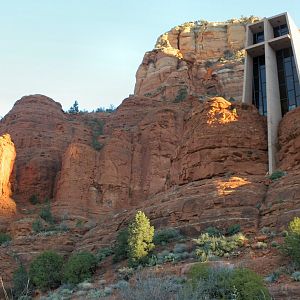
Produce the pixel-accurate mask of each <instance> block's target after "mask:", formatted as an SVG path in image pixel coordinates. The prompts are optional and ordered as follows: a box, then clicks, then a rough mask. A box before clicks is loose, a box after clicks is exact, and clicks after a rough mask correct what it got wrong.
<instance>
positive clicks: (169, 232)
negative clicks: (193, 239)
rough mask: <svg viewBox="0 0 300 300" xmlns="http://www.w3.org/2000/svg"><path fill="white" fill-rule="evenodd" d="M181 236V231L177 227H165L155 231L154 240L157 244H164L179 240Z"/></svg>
mask: <svg viewBox="0 0 300 300" xmlns="http://www.w3.org/2000/svg"><path fill="white" fill-rule="evenodd" d="M180 238H181V235H180V232H179V230H178V229H175V228H165V229H161V230H158V231H156V232H155V233H154V238H153V242H154V244H155V245H164V244H166V243H169V242H171V241H175V240H179V239H180Z"/></svg>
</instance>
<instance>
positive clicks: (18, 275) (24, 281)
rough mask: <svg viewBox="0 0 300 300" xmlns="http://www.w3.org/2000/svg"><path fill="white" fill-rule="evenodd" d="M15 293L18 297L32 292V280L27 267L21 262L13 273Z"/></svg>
mask: <svg viewBox="0 0 300 300" xmlns="http://www.w3.org/2000/svg"><path fill="white" fill-rule="evenodd" d="M13 294H14V296H15V298H16V299H20V298H21V297H24V296H28V294H30V280H29V276H28V273H27V271H26V269H25V267H24V266H23V265H22V264H21V265H20V266H19V268H18V269H17V270H15V272H14V273H13Z"/></svg>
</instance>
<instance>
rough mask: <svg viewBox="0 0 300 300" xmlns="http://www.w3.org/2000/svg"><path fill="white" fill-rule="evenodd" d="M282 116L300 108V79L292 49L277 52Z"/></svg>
mask: <svg viewBox="0 0 300 300" xmlns="http://www.w3.org/2000/svg"><path fill="white" fill-rule="evenodd" d="M276 57H277V69H278V81H279V91H280V102H281V111H282V115H284V114H285V113H287V112H288V111H290V110H292V109H294V108H296V107H297V106H300V86H299V78H298V76H297V70H296V65H295V60H294V56H293V50H292V48H287V49H283V50H279V51H277V52H276Z"/></svg>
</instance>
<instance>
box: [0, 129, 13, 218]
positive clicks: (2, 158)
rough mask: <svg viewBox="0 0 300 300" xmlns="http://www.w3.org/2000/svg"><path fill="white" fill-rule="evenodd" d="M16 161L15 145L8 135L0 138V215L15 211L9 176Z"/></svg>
mask: <svg viewBox="0 0 300 300" xmlns="http://www.w3.org/2000/svg"><path fill="white" fill-rule="evenodd" d="M15 159H16V149H15V145H14V143H13V142H12V140H11V137H10V135H9V134H4V135H2V136H0V215H1V216H6V215H10V214H12V213H14V212H15V211H16V204H15V202H14V201H13V200H12V199H11V198H10V197H11V194H12V192H11V184H10V175H11V173H12V170H13V167H14V163H15Z"/></svg>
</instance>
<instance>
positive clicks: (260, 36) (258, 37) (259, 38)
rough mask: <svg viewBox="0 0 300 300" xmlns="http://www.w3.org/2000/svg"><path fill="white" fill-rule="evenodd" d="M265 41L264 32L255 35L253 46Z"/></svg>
mask: <svg viewBox="0 0 300 300" xmlns="http://www.w3.org/2000/svg"><path fill="white" fill-rule="evenodd" d="M264 40H265V37H264V33H263V31H261V32H257V33H254V34H253V44H258V43H261V42H263V41H264Z"/></svg>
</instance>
